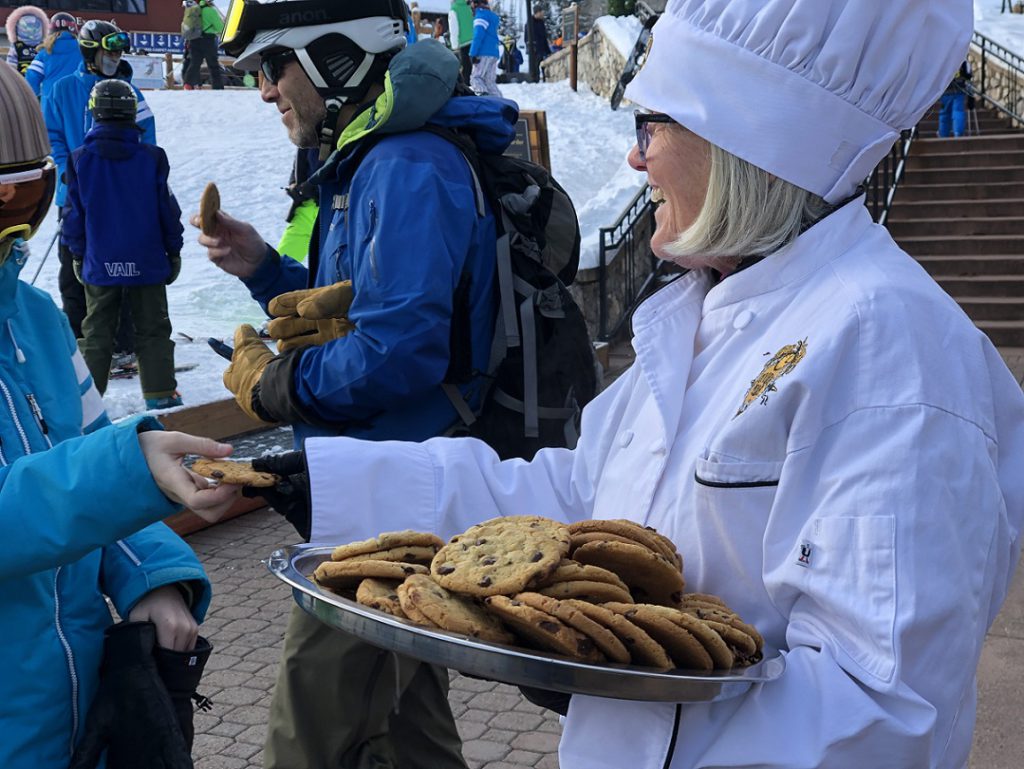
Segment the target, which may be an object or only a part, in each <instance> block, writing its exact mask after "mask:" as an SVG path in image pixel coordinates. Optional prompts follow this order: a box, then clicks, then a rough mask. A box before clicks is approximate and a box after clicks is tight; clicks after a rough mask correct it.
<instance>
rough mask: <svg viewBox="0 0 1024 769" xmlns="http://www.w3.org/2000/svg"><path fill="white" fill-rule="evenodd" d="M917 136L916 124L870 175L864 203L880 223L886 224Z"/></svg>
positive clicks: (872, 216)
mask: <svg viewBox="0 0 1024 769" xmlns="http://www.w3.org/2000/svg"><path fill="white" fill-rule="evenodd" d="M916 138H917V127H916V126H915V127H914V128H911V129H910V130H908V131H904V132H903V133H902V134H900V138H899V141H897V142H896V143H895V144H894V145H892V149H891V150H889V154H888V155H886V156H885V157H884V158H882V161H881V162H880V163H879V164H878V165H877V166H875V170H874V171H872V172H871V176H869V177H868V181H867V184H866V187H867V197H866V199H865V200H864V203H865V205H867V207H868V209H869V210H870V211H871V218H872V219H874V220H875V222H877V223H878V224H881V225H885V222H886V220H887V219H888V218H889V210H890V209H891V208H892V201H893V199H894V198H895V197H896V188H897V187H899V185H900V182H902V181H903V174H904V173H905V172H906V169H907V156H908V155H909V154H910V145H911V144H912V143H913V141H914V139H916Z"/></svg>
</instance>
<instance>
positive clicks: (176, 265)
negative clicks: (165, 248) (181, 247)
mask: <svg viewBox="0 0 1024 769" xmlns="http://www.w3.org/2000/svg"><path fill="white" fill-rule="evenodd" d="M167 261H169V262H170V263H171V274H170V275H168V276H167V280H165V281H164V283H165V284H166V285H168V286H169V285H171V284H172V283H173V282H174V281H176V280H177V279H178V273H180V272H181V254H168V255H167Z"/></svg>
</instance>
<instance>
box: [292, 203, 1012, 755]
mask: <svg viewBox="0 0 1024 769" xmlns="http://www.w3.org/2000/svg"><path fill="white" fill-rule="evenodd" d="M633 327H634V332H635V339H634V347H635V349H636V354H637V358H636V363H635V364H634V365H633V366H632V368H631V369H630V370H629V371H628V372H626V373H625V374H624V375H623V376H622V377H620V378H619V379H618V380H617V381H616V382H615V383H613V384H612V385H611V386H610V387H609V388H608V389H607V390H606V391H604V392H603V393H601V395H600V396H598V398H597V399H595V401H594V402H593V403H591V404H590V405H589V406H588V407H587V408H586V409H585V410H584V412H583V425H582V437H581V440H580V444H579V446H578V447H577V448H576V449H575V450H573V451H570V450H566V449H552V450H545V451H542V452H541V453H540V454H538V456H537V457H536V458H535V460H534V461H533V462H531V463H526V462H523V461H520V460H513V461H507V462H499V461H498V459H497V458H496V456H495V455H494V454H493V452H491V451H490V450H489V449H488V447H486V446H485V445H483V444H481V443H479V442H477V441H475V440H471V439H434V440H430V441H427V442H425V443H422V444H410V443H397V442H384V443H365V442H360V441H354V440H352V439H346V438H322V439H311V440H309V441H307V443H306V450H307V457H308V462H309V469H310V479H311V485H312V506H313V541H317V542H321V543H332V544H334V543H340V542H347V541H350V540H354V539H360V538H365V537H368V536H372V535H375V534H377V533H378V532H380V531H388V530H396V529H404V528H418V529H426V530H431V531H435V532H437V533H438V534H440V535H441V536H444V537H448V536H451V535H453V534H456V533H458V532H460V531H462V530H464V529H465V528H467V527H468V526H470V525H471V524H473V523H476V522H479V521H481V520H483V519H486V518H490V517H493V516H495V515H513V514H539V515H545V516H550V517H553V518H558V519H561V520H565V521H573V520H579V519H583V518H591V517H593V518H630V519H633V520H636V521H638V522H640V523H643V524H648V525H651V526H654V527H655V528H657V529H658V531H660V532H663V533H664V534H666V535H668V536H669V537H671V539H672V540H673V541H674V542H675V543H676V545H677V546H678V548H679V550H680V552H681V554H682V556H683V562H684V573H685V577H686V583H687V590H693V591H701V592H709V593H715V594H717V595H720V596H721V597H722V598H724V599H725V601H726V602H728V603H729V604H730V605H731V606H732V607H734V608H735V609H736V611H738V612H739V614H740V615H742V616H743V618H744V619H746V620H747V621H749V622H752V623H753V624H754V625H756V626H757V627H758V629H759V630H760V631H761V633H762V634H763V635H764V637H765V639H766V642H767V644H768V645H769V646H770V647H774V648H775V649H780V650H782V651H783V653H784V654H785V656H786V669H785V672H784V673H783V674H782V676H781V677H780V678H779V679H777V680H775V681H773V682H771V683H767V684H762V685H756V686H754V687H753V688H752V689H750V690H749V691H748V692H747V693H745V694H743V695H741V696H739V697H736V698H734V699H731V700H726V701H723V702H718V703H710V704H682V705H676V704H672V703H668V704H665V703H644V702H626V701H619V700H612V699H602V698H596V697H586V696H580V695H577V696H574V697H573V698H572V703H571V706H570V709H569V713H568V716H567V718H566V722H565V729H564V733H563V738H562V742H561V746H560V750H559V759H560V765H561V766H562V768H563V769H623V768H624V767H629V769H663V768H665V767H669V768H670V769H684V768H686V769H689V768H690V767H786V768H787V769H798V768H800V767H844V768H846V767H851V768H852V767H856V768H857V769H860V768H861V767H879V768H882V767H893V768H896V767H898V768H899V769H906V768H908V767H944V768H945V767H949V768H959V767H964V766H966V763H967V757H968V752H969V750H970V746H971V737H972V732H973V728H974V718H975V704H976V694H975V670H976V666H977V662H978V658H979V655H980V653H981V648H982V643H983V641H984V637H985V632H986V630H987V628H988V627H989V625H990V623H991V622H992V620H993V619H994V617H995V615H996V613H997V611H998V610H999V607H1000V604H1001V603H1002V601H1003V599H1004V597H1005V595H1006V591H1007V588H1008V585H1009V582H1010V577H1011V575H1012V572H1013V569H1014V567H1015V565H1016V563H1017V559H1018V554H1019V532H1020V527H1021V522H1022V517H1024V395H1022V393H1021V388H1020V387H1019V386H1018V385H1017V383H1016V382H1015V381H1014V379H1013V377H1012V376H1011V375H1010V373H1009V371H1008V370H1007V369H1006V366H1005V364H1004V363H1003V361H1002V359H1001V358H1000V356H999V354H998V352H997V351H996V350H995V349H994V348H993V347H992V345H991V344H990V342H989V341H988V339H987V337H985V336H984V335H983V334H982V333H981V332H979V331H978V330H977V329H976V328H975V327H974V325H973V324H972V323H971V322H970V321H969V320H968V319H967V317H966V316H965V315H964V314H963V312H962V311H961V310H960V309H959V307H957V305H956V304H955V303H954V302H953V301H952V299H950V298H949V297H948V296H947V295H946V294H944V293H943V292H942V291H941V289H939V287H938V286H937V285H936V284H935V283H934V282H933V281H932V280H931V279H930V278H929V277H928V276H927V275H926V274H925V272H924V271H923V270H922V269H921V268H920V266H918V265H917V264H916V263H915V262H914V261H913V260H912V259H911V258H910V257H908V256H907V255H906V254H904V253H903V252H902V251H900V250H899V248H898V247H897V246H896V245H895V244H894V243H893V241H892V240H891V238H890V237H889V234H888V232H887V231H886V230H885V229H883V228H881V227H878V226H876V225H874V224H873V223H872V222H871V220H870V217H869V216H868V213H867V211H866V210H865V208H864V206H863V203H862V201H855V202H852V203H850V204H848V205H846V206H845V207H843V208H842V209H840V210H838V211H837V212H835V213H833V214H832V215H831V216H829V217H828V218H827V219H825V220H823V221H822V222H819V223H818V224H817V225H815V226H814V227H812V228H811V229H809V230H808V231H807V232H805V233H804V234H802V235H801V236H800V237H799V238H798V239H797V240H796V241H795V242H794V243H793V244H791V245H790V246H788V247H787V248H785V249H784V250H782V251H779V252H778V253H776V254H774V255H772V256H771V257H769V258H767V259H765V260H764V261H762V262H760V263H758V264H755V265H754V266H752V267H750V268H748V269H746V270H744V271H742V272H739V273H737V274H735V275H732V276H729V277H727V278H726V279H725V280H723V281H721V282H720V283H717V284H713V279H712V276H711V274H710V273H709V272H708V271H706V270H698V271H694V272H691V273H688V274H687V275H685V276H683V277H682V278H680V279H678V280H676V281H675V282H674V283H672V284H670V285H668V286H667V287H665V288H663V289H662V290H661V291H659V292H658V293H657V294H655V295H654V296H653V297H651V298H650V299H649V300H647V301H646V302H644V304H643V305H642V306H641V307H640V308H639V309H638V310H637V312H636V314H635V316H634V319H633ZM673 744H674V748H670V746H672V745H673Z"/></svg>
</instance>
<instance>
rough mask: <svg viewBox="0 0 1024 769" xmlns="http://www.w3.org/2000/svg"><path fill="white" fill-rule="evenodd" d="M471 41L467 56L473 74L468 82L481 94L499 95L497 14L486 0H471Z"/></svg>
mask: <svg viewBox="0 0 1024 769" xmlns="http://www.w3.org/2000/svg"><path fill="white" fill-rule="evenodd" d="M473 9H474V11H473V43H472V44H471V45H470V47H469V56H470V58H471V59H472V60H473V74H472V76H471V77H470V82H469V84H470V85H471V86H472V87H473V90H474V91H476V92H477V93H478V94H480V95H481V96H501V91H499V90H498V80H497V78H498V59H499V58H500V57H501V44H500V43H499V41H498V26H499V23H500V21H501V20H500V19H499V18H498V14H496V13H495V12H494V11H492V10H491V6H490V3H489V2H488V0H473Z"/></svg>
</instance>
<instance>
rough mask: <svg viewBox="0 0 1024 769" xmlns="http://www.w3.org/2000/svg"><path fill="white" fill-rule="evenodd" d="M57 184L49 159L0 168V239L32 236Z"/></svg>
mask: <svg viewBox="0 0 1024 769" xmlns="http://www.w3.org/2000/svg"><path fill="white" fill-rule="evenodd" d="M56 186H57V167H56V166H55V165H54V164H53V160H51V159H50V158H47V159H46V162H44V163H43V165H41V166H39V167H37V168H29V169H23V170H19V171H11V170H6V169H4V168H3V167H0V240H4V239H5V238H7V237H9V236H11V235H17V236H18V237H21V238H24V239H25V240H28V239H29V238H31V237H32V236H33V235H35V234H36V230H38V229H39V225H40V224H42V223H43V219H45V218H46V214H47V212H48V211H49V210H50V202H51V201H52V200H53V191H54V189H55V188H56Z"/></svg>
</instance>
